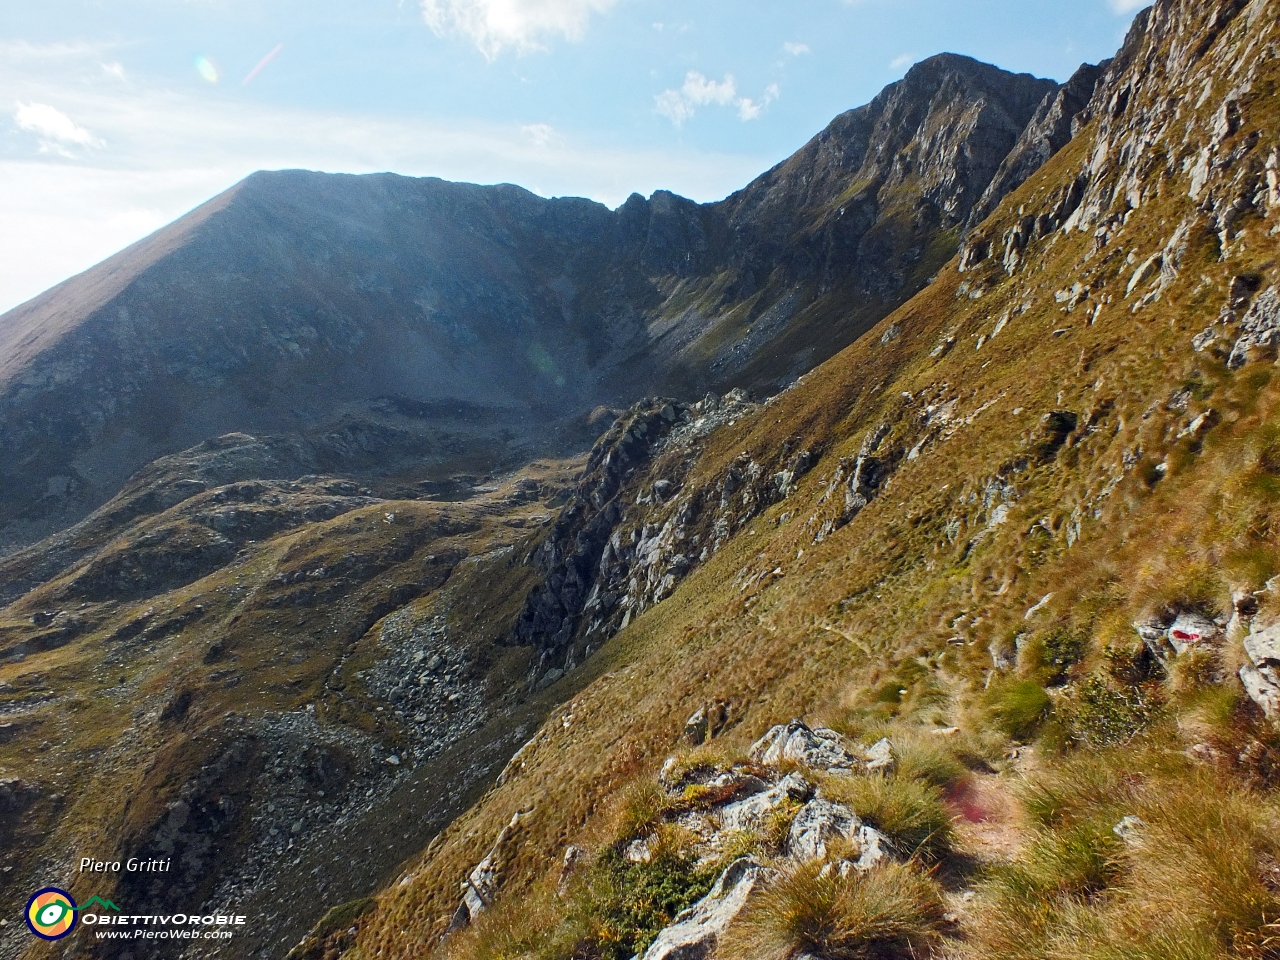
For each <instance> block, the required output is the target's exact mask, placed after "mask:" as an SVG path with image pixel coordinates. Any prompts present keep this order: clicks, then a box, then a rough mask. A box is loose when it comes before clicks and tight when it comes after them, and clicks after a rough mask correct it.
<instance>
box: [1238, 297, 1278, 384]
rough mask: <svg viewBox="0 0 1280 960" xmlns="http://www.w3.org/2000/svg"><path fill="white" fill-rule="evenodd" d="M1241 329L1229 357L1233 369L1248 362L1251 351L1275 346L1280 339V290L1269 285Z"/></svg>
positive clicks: (1255, 303)
mask: <svg viewBox="0 0 1280 960" xmlns="http://www.w3.org/2000/svg"><path fill="white" fill-rule="evenodd" d="M1240 329H1241V335H1240V337H1239V339H1237V340H1236V342H1235V345H1234V346H1233V347H1232V348H1231V356H1229V357H1228V358H1227V366H1228V367H1229V368H1230V369H1232V370H1239V369H1240V368H1241V367H1243V366H1244V365H1245V364H1246V363H1248V362H1249V356H1250V353H1251V351H1254V350H1261V349H1267V348H1271V347H1274V346H1276V344H1277V342H1278V341H1280V291H1278V290H1277V289H1276V288H1275V287H1269V288H1268V289H1267V290H1266V291H1265V292H1263V293H1262V294H1260V295H1259V296H1258V299H1257V300H1255V301H1254V303H1253V306H1252V307H1250V308H1249V312H1248V313H1246V314H1245V316H1244V319H1243V320H1242V321H1241V322H1240Z"/></svg>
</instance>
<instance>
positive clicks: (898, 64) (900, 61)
mask: <svg viewBox="0 0 1280 960" xmlns="http://www.w3.org/2000/svg"><path fill="white" fill-rule="evenodd" d="M915 62H916V55H915V54H914V53H903V54H899V55H898V56H896V57H894V58H893V59H892V60H890V61H889V69H891V70H905V69H906V68H907V67H909V66H911V65H913V64H914V63H915Z"/></svg>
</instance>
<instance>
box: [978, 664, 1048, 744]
mask: <svg viewBox="0 0 1280 960" xmlns="http://www.w3.org/2000/svg"><path fill="white" fill-rule="evenodd" d="M986 701H987V706H988V708H989V709H990V710H991V717H992V719H993V720H994V721H995V724H996V726H997V727H999V728H1000V730H1001V731H1002V732H1003V733H1005V734H1006V735H1007V736H1009V737H1012V738H1013V739H1015V740H1029V739H1030V738H1031V737H1032V736H1033V735H1034V734H1035V732H1036V728H1037V727H1039V726H1040V724H1041V723H1043V722H1044V720H1045V719H1046V718H1047V717H1048V716H1049V713H1050V712H1051V711H1052V710H1053V701H1052V700H1050V699H1049V694H1048V693H1046V692H1045V689H1044V687H1042V686H1040V684H1038V683H1036V682H1034V681H1032V680H1014V679H1004V680H998V681H996V682H995V683H993V684H992V685H991V688H990V689H989V690H988V691H987V697H986Z"/></svg>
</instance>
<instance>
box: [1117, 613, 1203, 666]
mask: <svg viewBox="0 0 1280 960" xmlns="http://www.w3.org/2000/svg"><path fill="white" fill-rule="evenodd" d="M1133 628H1134V630H1136V631H1137V633H1138V636H1139V637H1141V638H1142V642H1143V643H1144V644H1146V646H1147V649H1148V650H1150V651H1151V652H1152V653H1153V654H1154V655H1155V656H1156V657H1157V658H1158V659H1159V660H1161V661H1162V662H1167V661H1170V660H1172V659H1174V658H1175V657H1179V656H1181V655H1182V654H1184V653H1186V652H1187V651H1188V650H1193V649H1199V648H1200V647H1202V646H1205V645H1209V644H1214V643H1217V642H1219V641H1220V640H1221V639H1222V636H1223V632H1222V627H1221V626H1219V624H1217V623H1216V622H1215V621H1213V620H1211V619H1210V618H1209V617H1207V616H1205V615H1204V614H1202V613H1195V612H1184V613H1179V614H1178V615H1177V616H1176V617H1174V618H1173V619H1172V620H1170V619H1167V618H1166V619H1147V620H1137V621H1134V624H1133Z"/></svg>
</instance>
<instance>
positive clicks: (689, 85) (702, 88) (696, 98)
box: [680, 70, 738, 107]
mask: <svg viewBox="0 0 1280 960" xmlns="http://www.w3.org/2000/svg"><path fill="white" fill-rule="evenodd" d="M680 92H681V93H682V94H683V95H684V98H685V99H686V100H688V101H689V102H690V103H691V104H693V105H694V106H698V107H705V106H709V105H711V104H717V105H719V106H721V107H723V106H727V105H728V104H730V103H733V102H734V100H735V99H736V98H737V95H738V86H737V84H736V83H734V80H733V75H732V74H729V73H726V74H725V76H724V79H723V80H721V81H719V82H717V81H715V80H708V79H707V78H706V77H704V76H703V75H702V74H700V73H698V71H696V70H690V71H689V74H688V76H686V77H685V78H684V86H683V87H682V88H681V91H680Z"/></svg>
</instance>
